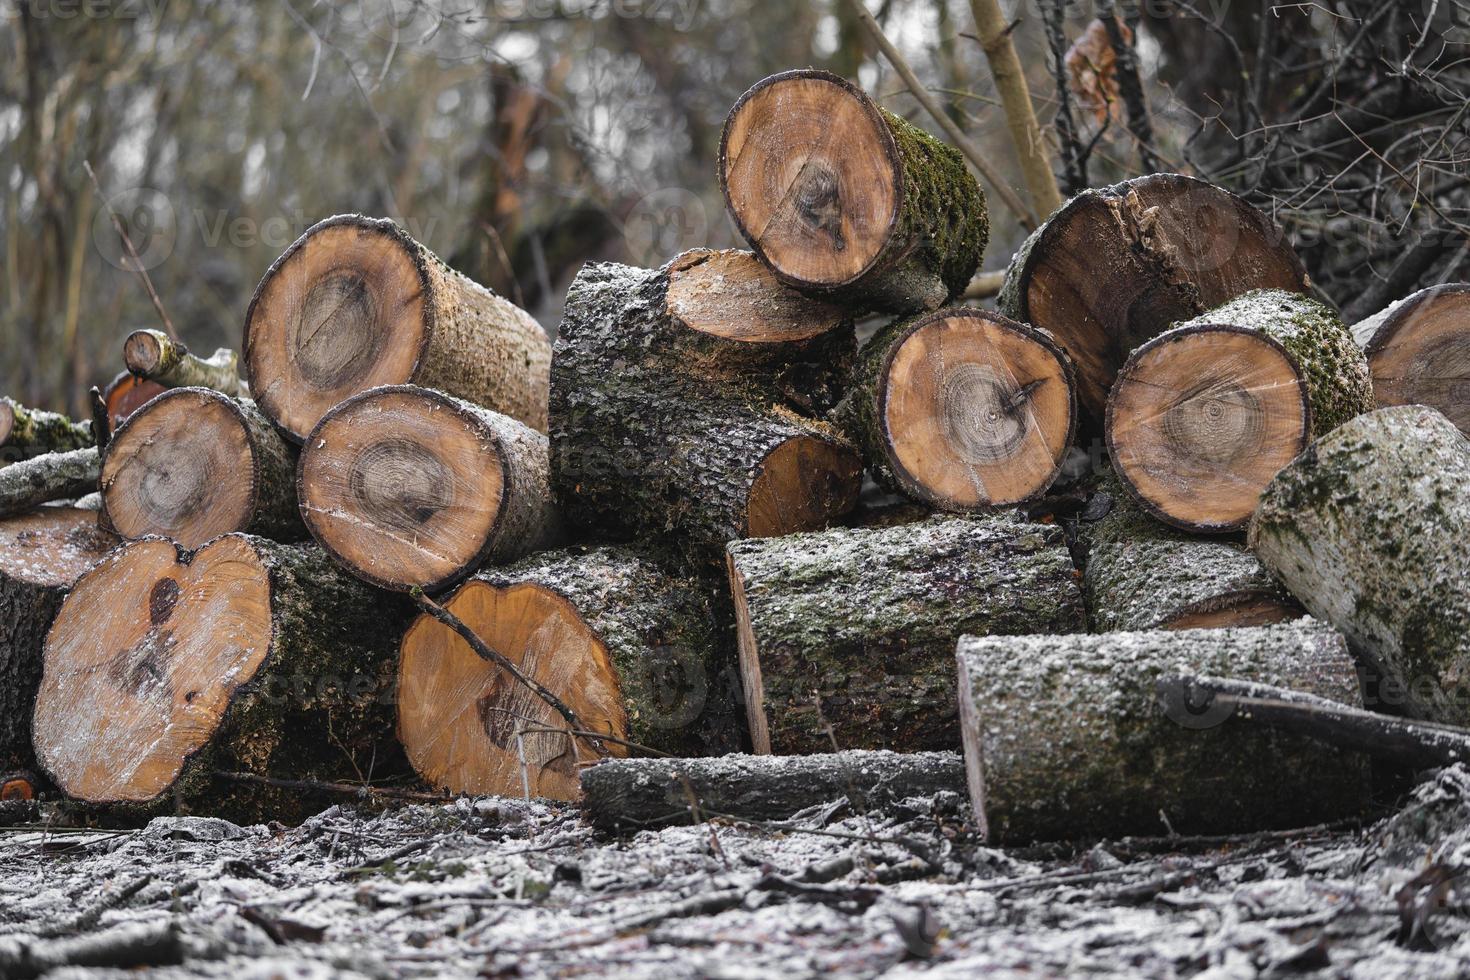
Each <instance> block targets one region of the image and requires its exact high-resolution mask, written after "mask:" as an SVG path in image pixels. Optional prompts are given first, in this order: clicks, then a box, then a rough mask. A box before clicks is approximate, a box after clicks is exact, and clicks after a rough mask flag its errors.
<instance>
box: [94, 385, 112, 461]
mask: <svg viewBox="0 0 1470 980" xmlns="http://www.w3.org/2000/svg"><path fill="white" fill-rule="evenodd" d="M88 398H89V400H90V404H91V407H92V438H93V439H94V440H96V442H97V455H98V456H99V457H100V456H102V455H104V454H105V453H106V452H107V444H108V443H109V442H111V441H112V416H111V415H110V414H109V413H108V411H107V399H106V398H104V397H102V389H101V388H98V387H97V386H96V385H93V386H92V390H91V391H90V392H89V393H88Z"/></svg>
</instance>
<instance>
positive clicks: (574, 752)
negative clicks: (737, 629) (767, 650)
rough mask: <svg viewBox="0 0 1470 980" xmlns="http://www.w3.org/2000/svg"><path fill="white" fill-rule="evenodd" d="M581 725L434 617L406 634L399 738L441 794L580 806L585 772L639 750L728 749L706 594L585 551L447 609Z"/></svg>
mask: <svg viewBox="0 0 1470 980" xmlns="http://www.w3.org/2000/svg"><path fill="white" fill-rule="evenodd" d="M444 606H445V608H446V609H448V610H449V611H450V612H451V613H453V614H455V615H456V616H458V617H459V618H460V619H461V620H462V621H463V622H464V623H465V625H467V626H468V627H469V628H470V629H471V630H473V631H474V632H475V634H476V635H477V636H479V637H480V638H481V639H482V640H483V641H484V642H485V643H486V645H488V646H489V647H490V648H491V649H492V650H494V651H496V652H498V653H500V654H501V655H502V656H504V657H506V658H507V659H509V660H510V661H511V662H512V663H514V664H516V666H517V667H519V668H520V670H521V671H522V672H523V673H525V674H526V675H527V676H529V677H531V678H532V679H534V680H536V681H537V682H539V683H540V684H542V685H543V686H544V687H545V688H547V689H548V690H549V691H551V692H552V694H553V695H555V696H556V697H557V698H559V699H560V700H561V701H562V702H563V703H564V704H565V705H566V706H567V707H569V708H570V709H571V711H572V712H573V713H574V715H575V716H576V719H577V721H578V723H580V724H581V725H582V726H584V727H583V729H582V731H583V732H596V733H600V734H605V735H609V736H612V737H613V738H614V739H617V740H619V741H610V742H600V741H598V740H596V739H594V738H591V737H589V736H587V735H581V736H578V737H572V736H570V735H568V734H566V733H567V730H568V728H569V727H570V726H569V725H568V723H567V721H566V719H565V718H564V716H563V715H561V714H560V713H559V712H558V711H557V710H556V709H555V708H554V706H553V705H551V704H549V703H548V702H547V701H545V700H544V699H543V698H541V697H540V696H539V695H538V694H537V693H536V692H535V691H533V690H531V689H530V688H528V687H527V686H525V685H523V684H521V683H519V682H518V681H517V680H516V679H514V677H513V676H512V675H510V674H509V672H507V671H506V670H504V669H503V668H502V667H501V666H499V665H498V664H496V663H493V662H491V661H488V660H484V659H482V658H481V657H480V656H479V655H478V654H476V653H475V652H474V650H473V649H472V648H471V647H470V645H469V644H467V643H466V642H465V641H464V640H463V639H462V638H461V637H460V636H459V635H458V634H456V633H455V632H453V631H452V630H451V629H450V628H449V627H448V626H446V625H444V624H443V623H442V622H440V621H439V620H437V619H435V618H434V617H432V616H431V615H429V614H424V615H421V616H420V617H419V618H418V619H417V620H416V621H415V622H414V624H413V626H412V627H411V628H410V629H409V630H408V632H407V633H406V634H405V635H404V637H403V644H402V651H401V655H400V659H399V666H398V697H397V699H396V700H397V704H398V734H399V738H400V740H401V741H402V742H403V745H404V746H405V748H406V749H407V752H408V757H409V760H410V761H411V762H412V763H413V765H414V767H415V769H417V771H418V772H419V774H420V775H421V776H422V777H423V778H424V779H425V780H426V781H427V782H429V783H430V784H431V785H433V786H436V787H440V788H443V789H447V790H450V791H452V792H456V793H475V794H483V793H501V794H506V795H512V796H519V795H521V794H522V793H530V794H533V795H537V796H546V797H551V798H555V799H565V800H570V799H575V798H576V796H577V792H578V783H577V769H578V764H579V763H585V762H588V761H590V760H593V759H596V758H597V757H598V756H599V755H603V754H606V755H613V756H621V755H626V754H627V753H628V752H629V746H628V745H626V744H622V743H624V742H634V743H637V744H638V745H640V746H647V747H649V748H651V749H654V750H656V751H661V752H668V753H672V754H675V755H682V754H699V753H708V752H724V751H729V750H730V749H731V748H733V747H734V746H733V744H732V742H733V738H732V737H731V735H730V734H729V731H730V728H731V725H730V716H731V699H730V695H729V687H728V681H729V678H728V677H726V676H725V675H724V671H723V664H722V663H721V656H720V651H721V649H722V645H721V643H720V642H719V640H718V638H717V637H716V635H715V627H714V620H713V618H712V613H711V610H710V607H709V599H708V597H707V595H706V590H705V589H704V588H703V587H702V586H701V585H700V584H699V583H697V582H694V581H692V580H689V579H685V578H682V577H680V576H677V575H671V574H669V573H667V572H665V571H664V570H663V569H662V568H661V567H660V566H659V565H658V564H656V563H655V562H654V561H653V560H651V559H650V558H649V557H648V556H646V555H644V554H642V553H640V552H638V551H634V550H632V549H628V548H594V549H587V548H576V549H569V550H565V551H548V552H542V553H540V554H536V555H532V556H530V557H528V558H526V559H523V560H522V561H520V562H517V563H516V564H514V565H510V566H508V567H505V568H499V569H489V570H483V571H481V572H479V573H478V574H476V575H475V576H474V577H472V578H470V579H469V580H468V581H466V582H465V583H464V584H463V585H461V586H460V587H459V588H458V589H456V590H455V591H454V593H453V594H452V595H451V596H450V597H449V599H448V600H447V601H446V602H445V603H444Z"/></svg>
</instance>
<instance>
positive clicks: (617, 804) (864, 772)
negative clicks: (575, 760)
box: [582, 750, 965, 831]
mask: <svg viewBox="0 0 1470 980" xmlns="http://www.w3.org/2000/svg"><path fill="white" fill-rule="evenodd" d="M964 790H965V768H964V761H963V760H962V759H961V758H960V756H959V753H957V752H914V753H903V754H901V753H898V752H864V751H858V750H854V751H849V752H835V753H829V754H826V755H798V756H769V755H727V756H722V757H720V758H718V759H608V760H606V761H604V762H599V763H597V764H596V765H594V766H590V767H588V768H586V769H584V770H582V813H583V814H584V815H585V816H586V818H587V820H588V821H589V822H590V823H591V824H592V825H593V826H594V827H598V828H601V829H603V830H629V831H632V830H642V829H643V828H645V827H657V826H661V825H664V824H670V823H690V822H699V821H701V820H707V819H709V818H711V817H717V816H719V817H735V818H738V819H741V820H785V819H787V818H788V817H791V816H794V815H795V814H797V813H800V812H801V811H802V810H805V809H807V808H808V807H813V806H821V805H823V804H827V803H833V802H836V801H837V800H840V799H842V798H843V797H846V798H847V801H848V804H849V805H850V807H851V809H852V810H854V811H856V812H859V813H861V812H865V811H867V810H869V809H873V808H877V807H881V806H884V805H885V804H888V803H892V802H895V801H898V800H903V799H907V798H908V797H911V796H933V795H934V794H935V793H941V792H959V793H963V792H964Z"/></svg>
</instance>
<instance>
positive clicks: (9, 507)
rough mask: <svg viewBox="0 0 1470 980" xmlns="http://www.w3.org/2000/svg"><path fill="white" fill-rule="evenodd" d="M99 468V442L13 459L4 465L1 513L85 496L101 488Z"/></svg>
mask: <svg viewBox="0 0 1470 980" xmlns="http://www.w3.org/2000/svg"><path fill="white" fill-rule="evenodd" d="M98 469H99V466H98V453H97V447H95V446H93V447H92V448H90V449H73V450H72V451H71V452H66V453H47V454H46V455H44V456H33V457H31V458H30V459H26V460H22V461H20V462H19V463H12V464H11V465H9V466H7V467H5V468H3V469H0V517H13V516H14V515H16V514H23V513H25V512H26V511H28V510H32V509H34V508H36V507H39V506H41V505H42V504H48V503H51V502H52V501H54V500H74V499H76V498H77V497H82V496H85V495H87V494H89V493H91V492H93V491H94V490H96V489H97V476H98Z"/></svg>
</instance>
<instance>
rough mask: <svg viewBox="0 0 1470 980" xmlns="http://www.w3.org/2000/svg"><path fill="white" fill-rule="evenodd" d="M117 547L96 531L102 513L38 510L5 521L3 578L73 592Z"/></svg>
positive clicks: (1, 528) (0, 557)
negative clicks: (68, 589) (93, 567)
mask: <svg viewBox="0 0 1470 980" xmlns="http://www.w3.org/2000/svg"><path fill="white" fill-rule="evenodd" d="M117 543H118V539H117V537H116V536H115V535H112V534H109V533H108V532H106V531H104V530H102V529H101V528H100V527H98V526H97V512H96V511H94V510H79V509H77V508H75V507H39V508H37V509H36V510H33V511H31V512H30V513H27V514H21V515H19V516H17V517H11V518H7V519H5V520H0V577H3V578H6V579H12V580H16V581H21V582H25V583H27V584H29V585H36V586H42V587H46V588H70V587H71V584H72V583H73V582H75V581H76V580H77V579H78V578H79V577H80V576H82V575H83V574H85V573H86V572H87V571H88V570H89V569H91V567H92V566H93V565H95V564H97V562H98V561H100V560H101V559H102V557H103V556H104V555H106V554H107V553H108V552H109V551H111V550H112V549H113V548H114V547H115V546H116V545H117Z"/></svg>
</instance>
